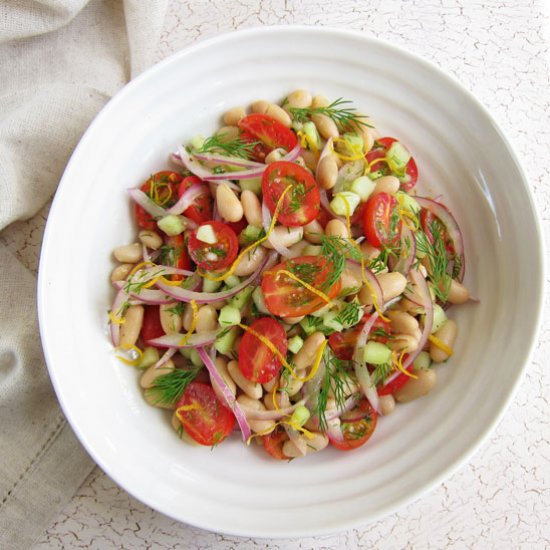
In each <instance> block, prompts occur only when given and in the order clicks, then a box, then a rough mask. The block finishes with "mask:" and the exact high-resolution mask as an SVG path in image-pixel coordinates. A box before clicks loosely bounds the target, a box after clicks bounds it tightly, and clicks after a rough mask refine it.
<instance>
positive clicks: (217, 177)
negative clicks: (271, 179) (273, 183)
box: [204, 164, 267, 182]
mask: <svg viewBox="0 0 550 550" xmlns="http://www.w3.org/2000/svg"><path fill="white" fill-rule="evenodd" d="M266 168H267V164H260V166H259V167H258V166H255V167H254V168H250V169H249V170H241V171H240V172H224V173H223V174H214V173H213V174H212V175H210V176H205V177H204V179H205V180H206V181H213V182H222V181H224V180H227V179H228V178H231V179H232V180H251V179H253V178H261V177H262V174H263V173H264V171H265V169H266Z"/></svg>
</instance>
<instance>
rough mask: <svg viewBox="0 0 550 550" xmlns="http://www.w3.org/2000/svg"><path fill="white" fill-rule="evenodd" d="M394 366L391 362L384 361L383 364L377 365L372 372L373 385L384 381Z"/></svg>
mask: <svg viewBox="0 0 550 550" xmlns="http://www.w3.org/2000/svg"><path fill="white" fill-rule="evenodd" d="M392 370H393V366H392V364H391V363H383V364H382V365H376V368H375V369H374V370H373V371H372V372H371V375H370V377H371V382H372V385H373V386H378V384H380V382H383V381H384V380H385V379H386V378H387V377H388V376H389V375H390V373H391V372H392Z"/></svg>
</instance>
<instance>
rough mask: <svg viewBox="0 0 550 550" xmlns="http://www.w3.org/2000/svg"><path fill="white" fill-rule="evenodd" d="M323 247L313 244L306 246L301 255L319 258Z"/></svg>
mask: <svg viewBox="0 0 550 550" xmlns="http://www.w3.org/2000/svg"><path fill="white" fill-rule="evenodd" d="M322 249H323V247H321V246H318V245H315V244H308V245H307V246H306V247H305V248H304V250H303V251H302V254H303V255H304V256H319V255H320V254H321V250H322Z"/></svg>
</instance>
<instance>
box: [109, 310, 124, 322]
mask: <svg viewBox="0 0 550 550" xmlns="http://www.w3.org/2000/svg"><path fill="white" fill-rule="evenodd" d="M108 317H109V319H110V321H111V323H113V324H115V325H123V324H124V323H125V322H126V318H125V317H120V316H118V315H116V314H114V313H113V312H112V311H109V313H108Z"/></svg>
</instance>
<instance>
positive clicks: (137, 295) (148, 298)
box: [114, 281, 174, 306]
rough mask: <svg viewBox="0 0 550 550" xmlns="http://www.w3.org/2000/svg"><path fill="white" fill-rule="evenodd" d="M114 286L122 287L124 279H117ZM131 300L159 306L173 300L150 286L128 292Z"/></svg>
mask: <svg viewBox="0 0 550 550" xmlns="http://www.w3.org/2000/svg"><path fill="white" fill-rule="evenodd" d="M114 287H115V288H117V289H119V290H121V289H123V288H124V281H117V282H116V283H114ZM130 296H131V297H132V301H133V302H134V303H136V304H147V305H150V306H160V305H162V304H169V303H171V302H173V301H174V299H173V298H171V297H170V296H166V294H165V293H164V292H162V291H160V290H154V289H150V288H144V289H142V290H140V291H139V292H130Z"/></svg>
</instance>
